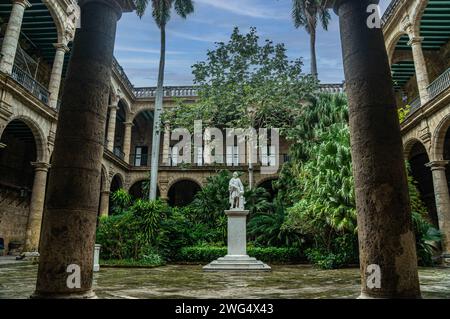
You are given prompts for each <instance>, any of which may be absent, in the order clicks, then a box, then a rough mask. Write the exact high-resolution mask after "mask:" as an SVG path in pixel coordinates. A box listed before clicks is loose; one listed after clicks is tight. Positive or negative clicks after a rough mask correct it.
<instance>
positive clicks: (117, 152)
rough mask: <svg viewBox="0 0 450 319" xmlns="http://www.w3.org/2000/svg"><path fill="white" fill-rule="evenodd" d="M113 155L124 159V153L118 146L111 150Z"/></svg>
mask: <svg viewBox="0 0 450 319" xmlns="http://www.w3.org/2000/svg"><path fill="white" fill-rule="evenodd" d="M113 153H114V155H116V156H117V157H118V158H120V159H122V160H125V153H124V152H123V151H122V149H121V148H120V147H114V151H113Z"/></svg>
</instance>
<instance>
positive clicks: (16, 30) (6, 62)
mask: <svg viewBox="0 0 450 319" xmlns="http://www.w3.org/2000/svg"><path fill="white" fill-rule="evenodd" d="M12 2H13V7H12V10H11V15H10V16H9V22H8V26H7V27H6V32H5V37H4V39H3V46H2V52H1V60H0V71H2V72H4V73H7V74H11V73H12V69H13V65H14V59H15V57H16V51H17V46H18V45H19V38H20V30H21V29H22V20H23V15H24V13H25V9H26V8H29V7H31V4H30V3H29V2H28V1H27V0H13V1H12Z"/></svg>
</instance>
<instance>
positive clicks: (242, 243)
mask: <svg viewBox="0 0 450 319" xmlns="http://www.w3.org/2000/svg"><path fill="white" fill-rule="evenodd" d="M248 213H249V211H248V210H228V211H225V214H226V215H227V216H228V254H227V255H226V256H225V257H222V258H219V259H217V260H215V261H213V262H212V263H210V264H209V265H207V266H205V267H203V270H204V271H271V268H270V267H269V266H268V265H266V264H265V263H263V262H262V261H259V260H256V258H251V257H250V256H248V255H247V216H248Z"/></svg>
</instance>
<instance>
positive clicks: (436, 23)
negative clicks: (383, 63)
mask: <svg viewBox="0 0 450 319" xmlns="http://www.w3.org/2000/svg"><path fill="white" fill-rule="evenodd" d="M420 35H421V37H423V42H422V49H423V50H424V51H437V50H440V49H441V47H442V46H444V45H446V44H447V43H448V41H449V40H450V1H449V0H429V1H428V5H427V7H426V9H425V11H424V14H423V16H422V19H421V23H420ZM408 42H409V37H408V36H407V35H403V36H402V37H401V38H400V40H399V41H398V42H397V46H396V47H395V50H396V51H397V50H399V51H402V50H403V51H411V46H410V45H408ZM411 70H412V72H411ZM392 74H393V77H394V81H395V83H396V86H395V89H396V90H399V89H400V88H401V87H403V86H404V85H405V84H406V83H407V82H408V81H409V80H410V79H411V77H412V76H413V75H414V74H415V72H414V63H413V61H405V62H402V63H396V64H393V65H392Z"/></svg>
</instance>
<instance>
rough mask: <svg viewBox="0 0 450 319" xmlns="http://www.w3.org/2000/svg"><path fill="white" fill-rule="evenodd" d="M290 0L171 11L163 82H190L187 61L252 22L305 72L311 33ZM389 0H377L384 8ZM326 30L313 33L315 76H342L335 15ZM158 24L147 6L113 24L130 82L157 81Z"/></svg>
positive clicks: (205, 1) (216, 2)
mask: <svg viewBox="0 0 450 319" xmlns="http://www.w3.org/2000/svg"><path fill="white" fill-rule="evenodd" d="M291 1H292V0H194V2H195V13H194V14H192V15H190V16H189V17H188V18H187V20H183V19H181V18H180V17H178V16H176V15H175V14H173V15H172V19H171V20H170V22H169V24H168V26H167V62H166V72H165V79H166V80H165V85H191V84H192V78H193V77H192V73H191V66H192V65H193V64H194V63H196V62H198V61H203V60H205V57H206V52H207V50H208V49H213V48H214V42H217V41H226V40H227V39H228V38H229V36H230V34H231V32H232V30H233V28H234V26H238V27H239V28H240V29H241V31H242V32H245V31H248V29H249V28H250V27H253V26H254V27H256V28H257V30H258V34H259V36H260V37H261V38H262V39H270V40H273V41H274V42H276V43H284V44H285V45H286V48H287V50H288V51H287V53H288V55H289V57H290V58H291V59H294V58H298V57H302V58H303V61H304V63H305V66H304V71H305V72H309V69H310V67H309V63H310V60H309V36H308V35H307V34H306V32H305V31H303V30H302V29H295V28H294V26H293V23H292V20H291V16H290V11H291ZM389 2H390V0H381V1H380V5H381V10H382V12H384V10H385V8H386V7H387V5H388V4H389ZM332 16H333V20H332V23H331V25H330V27H329V30H328V31H327V32H325V31H322V30H321V29H320V31H319V33H318V39H317V58H318V67H319V78H320V80H321V81H322V83H340V82H342V81H343V79H344V74H343V67H342V55H341V46H340V39H339V28H338V18H337V16H335V15H334V13H333V14H332ZM159 41H160V36H159V29H158V28H157V27H156V25H155V23H154V21H153V20H152V16H151V12H149V14H146V16H144V18H143V19H142V20H141V19H139V18H138V17H137V16H136V14H135V13H129V14H124V15H123V16H122V19H121V20H120V22H119V25H118V30H117V39H116V48H115V56H116V58H117V60H118V61H119V63H120V64H121V65H122V66H123V67H124V69H125V71H126V72H127V74H128V76H129V78H130V80H131V82H132V83H133V84H134V85H135V86H137V87H141V86H156V79H157V70H158V63H159Z"/></svg>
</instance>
